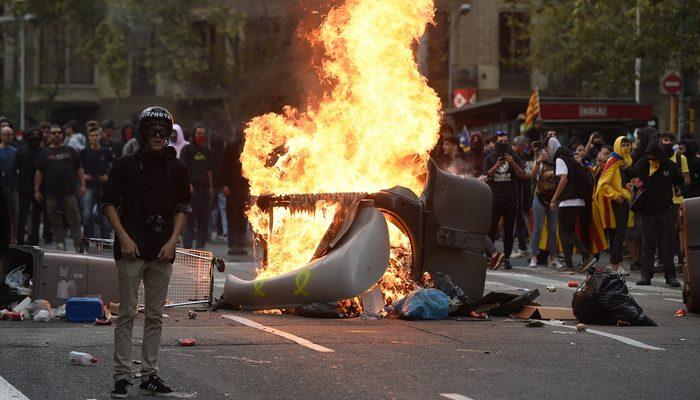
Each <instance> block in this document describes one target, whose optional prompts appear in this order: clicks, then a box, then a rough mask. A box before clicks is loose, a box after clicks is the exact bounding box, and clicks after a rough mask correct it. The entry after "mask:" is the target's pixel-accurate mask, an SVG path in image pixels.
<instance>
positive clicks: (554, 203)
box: [549, 198, 559, 210]
mask: <svg viewBox="0 0 700 400" xmlns="http://www.w3.org/2000/svg"><path fill="white" fill-rule="evenodd" d="M558 206H559V205H558V201H557V199H555V198H553V199H552V200H551V201H550V202H549V208H551V209H552V210H556V209H557V207H558Z"/></svg>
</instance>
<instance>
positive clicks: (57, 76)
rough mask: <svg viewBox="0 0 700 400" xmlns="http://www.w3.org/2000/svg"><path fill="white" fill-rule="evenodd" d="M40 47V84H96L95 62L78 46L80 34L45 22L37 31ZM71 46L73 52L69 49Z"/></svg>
mask: <svg viewBox="0 0 700 400" xmlns="http://www.w3.org/2000/svg"><path fill="white" fill-rule="evenodd" d="M39 36H40V37H39V44H40V46H41V48H40V51H41V54H40V57H41V62H40V63H39V83H40V84H42V85H58V84H65V83H72V84H82V85H92V84H94V83H95V76H94V70H95V66H94V63H93V62H92V61H91V60H90V59H89V57H87V56H86V55H84V54H80V53H79V52H78V51H77V49H78V48H79V46H80V42H81V39H80V35H79V34H78V33H77V32H67V29H66V28H65V27H64V26H61V25H47V26H44V27H42V29H41V30H40V33H39ZM71 46H73V48H74V49H76V50H75V51H71Z"/></svg>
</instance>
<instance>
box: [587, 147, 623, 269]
mask: <svg viewBox="0 0 700 400" xmlns="http://www.w3.org/2000/svg"><path fill="white" fill-rule="evenodd" d="M614 149H615V151H614V152H613V153H612V154H611V155H610V158H609V159H608V161H607V162H606V163H605V166H604V167H603V169H602V172H601V174H600V178H599V179H598V185H597V187H596V191H595V194H594V205H595V207H594V210H596V212H598V213H599V214H600V216H601V221H602V223H603V228H604V229H605V230H607V231H608V232H609V233H610V237H611V238H612V243H611V246H610V249H611V250H610V263H611V264H612V270H613V271H615V272H620V273H621V274H623V275H629V269H628V268H625V267H624V265H623V264H622V261H623V260H622V248H623V244H624V242H625V234H626V233H627V227H628V224H629V206H630V203H631V202H632V192H631V191H630V190H629V188H628V187H627V185H626V183H627V182H625V181H624V174H623V170H625V169H626V168H629V167H631V166H632V154H631V149H632V143H631V142H630V140H629V139H627V138H626V137H624V136H620V137H618V138H617V139H616V140H615V145H614ZM601 151H602V150H601Z"/></svg>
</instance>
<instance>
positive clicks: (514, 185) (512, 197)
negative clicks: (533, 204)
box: [484, 131, 527, 269]
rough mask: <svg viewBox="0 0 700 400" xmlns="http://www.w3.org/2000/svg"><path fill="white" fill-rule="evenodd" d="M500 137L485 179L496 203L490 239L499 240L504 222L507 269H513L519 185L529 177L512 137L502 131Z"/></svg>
mask: <svg viewBox="0 0 700 400" xmlns="http://www.w3.org/2000/svg"><path fill="white" fill-rule="evenodd" d="M496 136H497V138H496V145H495V147H494V151H493V152H492V153H490V154H489V155H488V156H486V159H485V160H484V175H486V182H487V183H488V185H489V187H491V194H492V201H493V204H492V212H491V231H490V232H489V237H490V238H491V240H496V236H497V233H498V222H499V221H500V219H501V218H503V253H504V255H505V261H504V262H503V268H504V269H510V268H511V265H510V262H509V261H508V258H509V257H510V255H511V253H512V252H513V235H514V230H515V219H516V217H517V212H518V197H519V195H520V182H519V181H520V180H522V179H526V178H527V177H526V175H525V171H524V170H523V166H524V163H523V161H522V160H521V159H520V157H518V155H517V154H515V153H513V151H512V150H511V148H510V145H509V140H508V133H507V132H504V131H499V132H497V134H496Z"/></svg>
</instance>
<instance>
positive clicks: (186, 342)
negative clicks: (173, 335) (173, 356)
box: [177, 338, 197, 347]
mask: <svg viewBox="0 0 700 400" xmlns="http://www.w3.org/2000/svg"><path fill="white" fill-rule="evenodd" d="M177 343H178V344H179V345H180V346H182V347H187V346H194V345H196V344H197V342H196V341H195V340H194V338H185V339H180V340H178V341H177Z"/></svg>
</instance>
